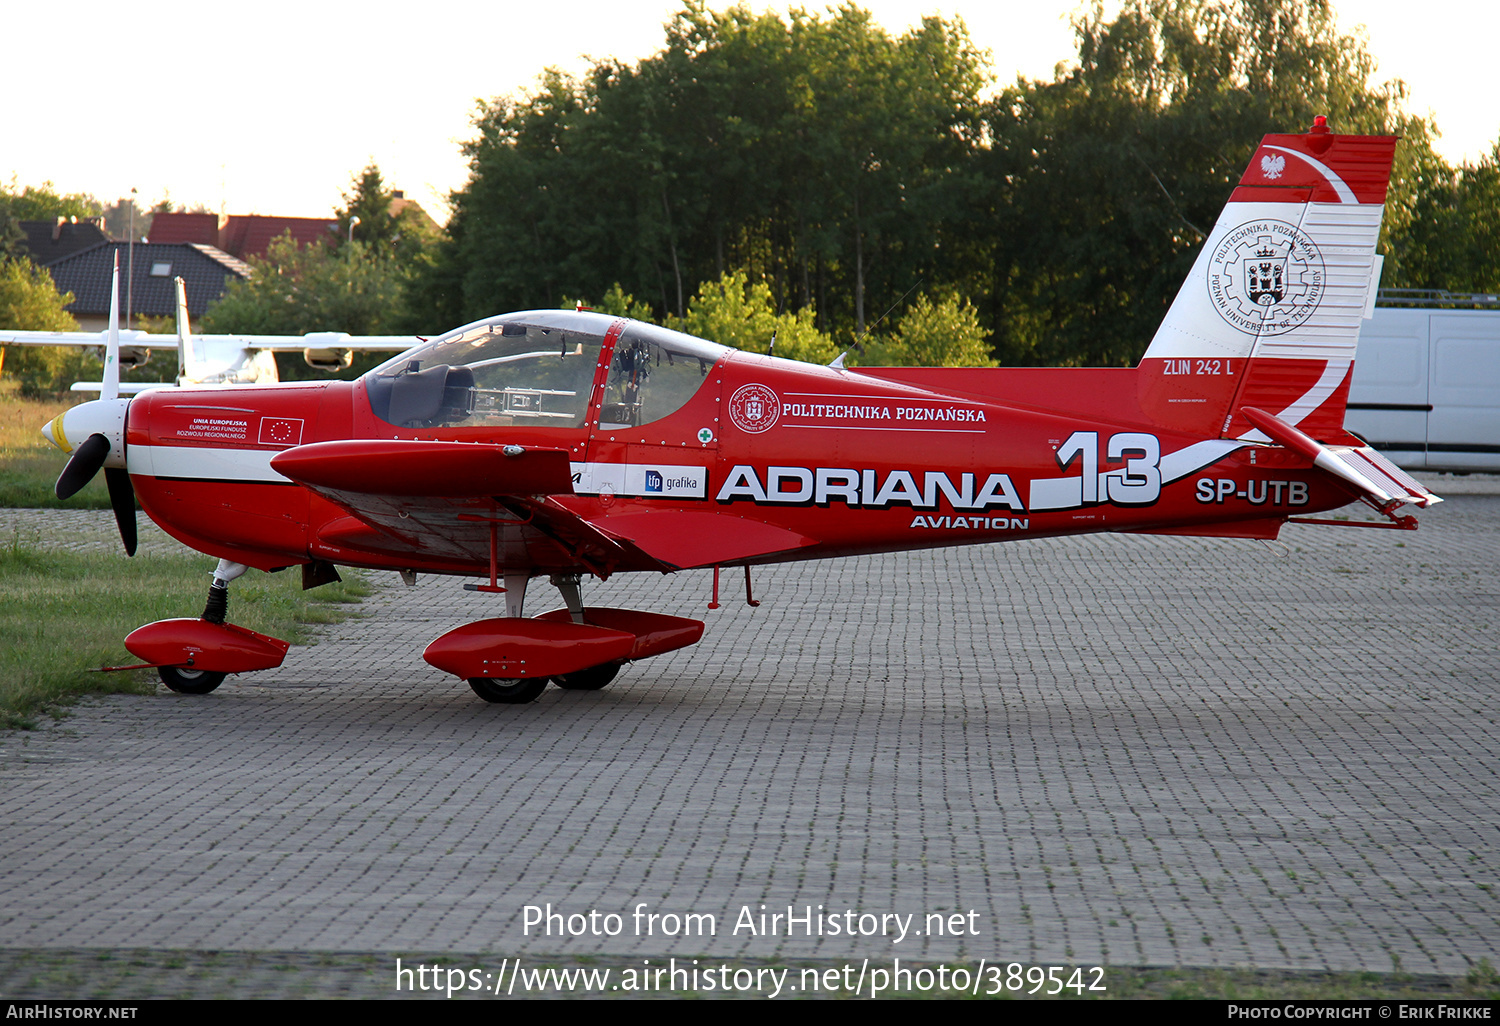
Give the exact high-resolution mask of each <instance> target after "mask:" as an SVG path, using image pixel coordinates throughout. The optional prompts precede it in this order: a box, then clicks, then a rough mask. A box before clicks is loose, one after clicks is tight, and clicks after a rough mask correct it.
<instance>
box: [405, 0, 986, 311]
mask: <svg viewBox="0 0 1500 1026" xmlns="http://www.w3.org/2000/svg"><path fill="white" fill-rule="evenodd" d="M986 76H987V72H986V71H985V70H984V64H983V60H982V58H981V56H980V54H979V53H978V51H976V50H975V49H974V48H973V46H972V44H971V43H970V42H969V41H968V37H967V35H966V33H965V32H964V30H963V27H962V26H961V25H958V24H948V23H945V22H943V21H941V20H940V19H936V18H929V19H926V20H925V21H924V22H923V24H922V26H921V27H920V28H917V29H913V30H912V31H910V32H908V33H906V34H904V35H902V36H901V37H899V38H893V37H891V36H890V35H889V34H887V33H886V32H885V31H884V30H883V29H881V28H879V26H877V25H875V24H874V23H873V21H872V20H871V17H870V15H869V14H868V13H867V12H865V11H862V10H860V9H859V8H857V7H854V6H852V5H846V6H844V7H840V8H838V9H836V10H834V11H832V12H830V14H829V15H828V16H827V17H826V18H825V17H822V16H819V15H815V14H809V13H807V12H805V11H801V10H798V11H793V12H792V13H791V14H790V15H789V16H788V17H787V19H786V20H783V19H782V18H781V17H780V16H779V15H776V14H760V15H758V14H754V13H752V12H751V11H750V10H749V9H748V8H745V7H732V8H729V9H728V10H726V11H723V12H710V11H708V10H707V9H706V7H705V6H704V4H703V3H701V2H697V0H694V2H689V3H687V4H686V5H685V6H684V7H683V9H682V11H681V12H679V14H678V15H677V16H676V17H675V18H674V19H673V20H672V22H671V23H670V24H669V25H668V26H667V38H666V45H665V47H664V48H663V50H662V51H661V52H660V53H658V54H656V55H654V56H653V57H650V58H648V59H646V60H644V61H641V62H638V63H636V64H634V65H627V64H624V63H621V62H615V61H601V62H599V63H597V64H596V65H595V66H594V67H593V68H592V69H590V72H589V73H588V74H587V75H586V76H584V77H583V78H581V79H573V78H569V77H568V76H565V75H562V74H560V73H558V72H555V71H553V72H549V73H548V74H547V75H545V76H544V77H543V80H542V82H541V84H540V86H539V87H538V88H537V89H536V90H535V91H534V92H533V93H531V94H530V95H525V96H520V97H503V98H500V99H497V100H496V101H494V102H493V103H491V104H489V105H487V106H486V107H485V108H484V109H483V111H482V112H481V115H480V117H479V119H478V120H477V122H476V126H477V128H478V131H479V135H478V138H477V139H475V140H474V141H473V142H471V143H469V144H468V145H467V146H466V153H467V154H468V156H469V159H470V166H471V177H470V182H469V184H468V186H467V187H466V188H465V189H463V190H461V191H460V192H458V193H455V194H454V197H453V204H454V215H453V219H452V222H451V223H450V235H451V242H450V244H449V245H447V246H446V247H444V248H443V250H442V251H441V253H440V256H439V264H440V265H441V268H442V269H441V270H440V271H439V273H436V274H435V275H434V276H433V277H432V278H431V279H430V282H429V286H428V289H427V292H428V295H429V296H431V297H437V301H438V303H441V304H442V305H443V306H444V308H445V309H447V310H448V312H449V317H448V318H447V319H449V320H454V321H458V320H465V319H470V318H473V317H477V316H480V315H482V314H484V313H488V312H492V311H493V310H495V309H504V308H508V307H526V306H555V305H556V304H557V302H558V300H559V299H560V297H561V296H563V295H578V294H584V295H600V294H602V293H603V292H604V291H605V290H606V289H607V288H608V287H609V286H610V285H611V284H613V283H619V284H620V285H621V286H622V288H624V289H626V290H628V291H629V292H630V293H631V294H633V295H635V296H637V297H641V298H642V299H649V302H650V303H651V305H652V306H653V308H654V309H655V310H656V311H657V313H658V316H662V317H665V316H667V315H671V316H675V317H684V316H686V315H687V303H688V298H689V297H690V296H691V295H692V294H693V292H694V290H695V288H696V287H697V285H696V283H700V282H713V281H717V280H719V279H720V277H721V276H722V275H724V274H726V273H730V272H734V271H741V272H743V273H744V275H745V276H746V280H747V281H755V282H758V283H763V284H764V285H765V287H766V288H767V289H768V290H769V294H770V296H771V301H772V304H773V309H774V310H775V311H776V312H777V313H778V314H780V313H785V312H788V311H798V312H800V311H804V310H805V311H810V312H812V313H813V316H814V318H815V320H816V321H817V322H818V325H819V326H820V328H821V329H822V330H824V331H825V333H826V332H828V331H830V330H841V331H842V330H848V331H850V332H851V333H852V332H853V331H854V330H857V329H858V328H860V327H862V325H863V323H864V319H865V310H866V307H867V306H872V307H873V304H874V302H876V301H878V302H879V303H880V304H881V305H884V304H886V303H889V302H890V301H892V300H894V299H895V298H897V297H899V296H900V295H902V294H904V293H905V292H906V291H907V290H908V289H910V287H911V286H912V284H913V283H914V282H916V281H918V280H922V279H923V278H924V277H925V278H933V279H938V280H943V279H947V278H951V277H952V276H953V274H954V273H960V274H966V273H968V272H967V270H966V269H965V270H959V271H957V272H955V266H956V265H955V264H954V262H953V260H952V258H951V257H950V254H960V253H962V252H963V243H962V242H961V241H958V240H960V239H961V238H962V237H963V236H965V235H967V231H966V228H965V226H963V225H960V224H957V223H956V221H955V220H954V217H955V215H956V214H957V213H958V212H959V211H961V210H962V203H961V202H960V201H959V198H960V196H961V192H962V189H961V186H962V184H963V178H962V173H961V172H962V170H963V168H964V166H965V165H966V163H967V162H968V160H969V159H970V157H971V156H972V154H973V152H974V151H975V148H976V146H977V145H978V143H979V140H980V128H981V126H980V123H979V120H978V115H979V111H980V105H979V102H978V99H977V96H978V91H979V89H980V88H981V87H982V85H983V83H984V81H985V80H986ZM949 240H953V244H952V245H945V243H947V242H948V241H949ZM435 305H436V304H435Z"/></svg>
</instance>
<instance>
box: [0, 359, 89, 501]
mask: <svg viewBox="0 0 1500 1026" xmlns="http://www.w3.org/2000/svg"><path fill="white" fill-rule="evenodd" d="M90 398H93V397H92V396H91V395H89V394H88V393H77V394H69V395H63V396H58V397H55V398H52V399H23V398H21V396H20V395H18V394H17V393H16V390H15V388H14V383H13V382H9V381H7V382H0V508H4V509H63V508H65V509H109V492H108V491H107V490H106V489H105V487H104V475H103V474H99V475H96V476H95V477H94V480H92V481H90V482H89V483H88V484H87V485H86V486H85V487H84V488H83V490H82V491H80V492H79V493H78V494H77V495H75V496H73V497H72V498H71V499H69V500H68V501H67V502H60V501H58V498H57V495H56V493H55V492H54V491H53V487H54V485H55V483H56V481H57V475H58V474H60V473H62V468H63V467H64V466H65V465H66V464H67V462H68V457H67V454H66V453H63V452H61V451H59V450H57V449H54V448H53V447H52V446H50V445H48V444H47V440H46V439H44V438H43V437H42V425H43V424H46V423H47V422H48V421H50V420H51V419H52V418H53V417H56V416H57V415H58V414H59V413H62V412H63V411H64V410H67V409H69V408H70V407H73V406H76V405H78V404H79V403H81V402H85V401H87V400H88V399H90Z"/></svg>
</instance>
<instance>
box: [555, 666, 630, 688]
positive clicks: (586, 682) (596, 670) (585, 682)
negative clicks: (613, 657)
mask: <svg viewBox="0 0 1500 1026" xmlns="http://www.w3.org/2000/svg"><path fill="white" fill-rule="evenodd" d="M619 672H620V664H619V663H605V664H603V665H602V666H590V667H589V668H588V669H586V670H579V671H578V672H577V673H560V674H558V675H557V676H556V677H553V678H552V683H554V684H556V685H557V686H558V687H560V688H562V689H563V690H564V691H598V690H599V689H600V688H603V687H604V686H605V685H607V684H608V683H609V682H610V681H612V680H614V679H615V674H617V673H619Z"/></svg>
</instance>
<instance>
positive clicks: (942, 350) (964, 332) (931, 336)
mask: <svg viewBox="0 0 1500 1026" xmlns="http://www.w3.org/2000/svg"><path fill="white" fill-rule="evenodd" d="M987 336H988V332H986V331H985V330H984V328H983V327H981V326H980V324H979V311H977V310H976V309H974V305H973V304H972V303H970V302H969V301H968V300H966V299H964V300H960V299H959V298H958V297H957V296H953V295H949V296H946V297H944V298H943V299H941V300H939V301H938V302H936V303H934V302H933V301H932V300H931V299H929V298H928V297H927V295H926V293H918V294H917V298H916V299H914V300H913V301H912V304H911V306H910V307H908V308H907V310H906V312H905V313H904V314H903V315H902V316H901V319H900V320H899V321H897V322H896V330H895V332H894V334H893V336H892V337H891V338H889V339H885V340H879V339H877V340H876V341H875V342H874V343H872V344H871V345H870V346H869V348H868V351H867V353H866V354H865V355H864V356H862V357H860V358H859V361H858V362H859V363H861V364H864V365H866V366H871V367H882V366H884V367H995V366H998V364H997V363H996V362H995V361H994V360H992V359H991V358H990V346H989V340H988V337H987Z"/></svg>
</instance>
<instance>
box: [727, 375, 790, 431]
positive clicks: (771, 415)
mask: <svg viewBox="0 0 1500 1026" xmlns="http://www.w3.org/2000/svg"><path fill="white" fill-rule="evenodd" d="M780 418H781V400H780V399H778V398H776V393H775V392H773V391H771V390H770V389H769V388H767V387H766V386H765V385H741V386H740V387H739V388H737V389H735V391H734V395H732V396H730V397H729V419H730V420H731V421H733V422H734V426H735V427H737V428H739V429H740V430H741V431H744V432H746V433H748V434H752V435H756V434H759V433H760V432H762V431H765V430H767V429H769V428H771V427H772V426H774V425H775V423H776V421H777V420H779V419H780Z"/></svg>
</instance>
